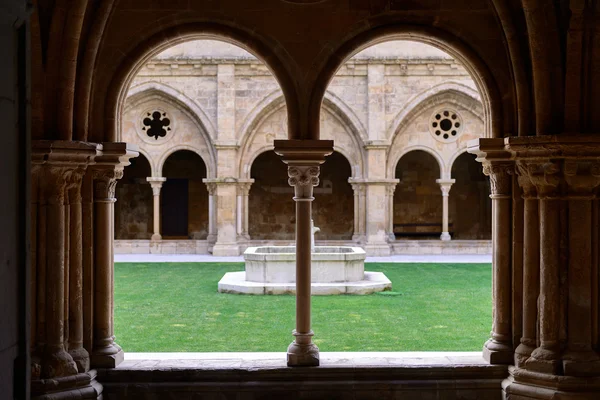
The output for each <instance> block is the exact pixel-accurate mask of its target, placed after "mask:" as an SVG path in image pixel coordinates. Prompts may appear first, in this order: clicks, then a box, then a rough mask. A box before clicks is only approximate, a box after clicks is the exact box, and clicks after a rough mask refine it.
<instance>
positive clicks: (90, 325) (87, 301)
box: [81, 168, 94, 354]
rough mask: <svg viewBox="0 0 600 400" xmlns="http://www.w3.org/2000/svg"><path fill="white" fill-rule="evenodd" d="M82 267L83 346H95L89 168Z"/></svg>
mask: <svg viewBox="0 0 600 400" xmlns="http://www.w3.org/2000/svg"><path fill="white" fill-rule="evenodd" d="M81 211H82V221H81V228H82V247H83V251H82V258H83V260H82V269H83V347H84V348H85V349H86V350H87V352H88V354H89V353H91V352H92V350H93V347H94V342H93V336H94V177H93V172H92V170H91V169H90V168H88V169H87V171H86V174H85V176H84V177H83V182H82V184H81Z"/></svg>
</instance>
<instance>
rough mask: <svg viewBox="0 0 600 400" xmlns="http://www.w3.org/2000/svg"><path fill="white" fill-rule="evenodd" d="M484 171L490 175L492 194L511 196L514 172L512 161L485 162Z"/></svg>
mask: <svg viewBox="0 0 600 400" xmlns="http://www.w3.org/2000/svg"><path fill="white" fill-rule="evenodd" d="M483 173H484V175H487V176H489V177H490V186H491V191H492V196H510V193H511V187H512V179H511V175H512V174H513V173H514V165H513V163H512V162H489V161H488V162H484V163H483Z"/></svg>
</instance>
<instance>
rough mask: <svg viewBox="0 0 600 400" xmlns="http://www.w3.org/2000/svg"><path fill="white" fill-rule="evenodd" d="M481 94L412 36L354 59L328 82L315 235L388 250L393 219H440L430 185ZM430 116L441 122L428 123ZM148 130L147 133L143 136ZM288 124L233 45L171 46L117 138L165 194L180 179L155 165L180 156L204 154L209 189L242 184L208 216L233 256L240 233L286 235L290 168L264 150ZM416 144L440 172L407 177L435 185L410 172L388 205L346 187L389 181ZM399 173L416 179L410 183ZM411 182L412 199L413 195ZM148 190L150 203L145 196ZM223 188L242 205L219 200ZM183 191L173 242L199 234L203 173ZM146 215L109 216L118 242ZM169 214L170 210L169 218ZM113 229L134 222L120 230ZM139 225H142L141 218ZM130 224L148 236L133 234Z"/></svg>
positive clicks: (269, 78) (276, 91)
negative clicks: (135, 148) (327, 147)
mask: <svg viewBox="0 0 600 400" xmlns="http://www.w3.org/2000/svg"><path fill="white" fill-rule="evenodd" d="M480 99H481V96H480V95H479V93H478V92H477V90H476V85H475V83H474V82H473V80H472V79H471V78H470V76H469V74H468V73H467V71H466V70H465V68H464V67H463V66H462V65H461V64H460V63H458V62H457V61H456V60H455V59H453V58H452V57H451V56H449V55H447V54H445V53H444V52H442V51H440V50H438V49H435V48H433V47H430V46H427V45H423V44H419V43H416V42H407V41H395V42H389V43H381V44H378V45H375V46H372V47H370V48H367V49H366V50H363V51H361V52H359V53H358V54H356V55H355V56H354V57H352V58H350V59H349V60H348V61H347V62H346V63H345V64H344V65H342V66H341V68H340V69H339V70H338V72H337V74H336V75H335V77H334V78H333V79H332V81H331V83H330V85H329V87H328V89H327V92H326V94H325V98H324V100H323V104H322V110H321V115H320V122H321V129H320V130H321V133H320V137H321V139H331V140H334V148H335V150H336V152H338V153H339V154H338V155H339V157H342V158H336V156H331V157H329V158H328V159H327V161H326V163H325V164H324V165H323V167H322V171H321V185H320V186H319V187H318V188H316V191H315V197H316V200H315V203H314V211H313V217H314V220H315V224H316V225H317V226H319V227H320V228H321V231H320V232H319V233H318V234H317V239H321V240H350V239H352V240H354V241H358V242H359V243H366V242H368V241H370V240H377V241H379V242H381V243H378V246H379V247H381V246H384V247H385V246H388V245H387V243H386V242H387V241H388V240H389V238H391V237H393V234H392V232H391V230H392V227H391V226H392V224H390V223H386V222H385V221H386V220H387V221H388V222H389V221H390V219H392V218H393V220H394V221H393V223H396V224H397V223H428V224H432V223H433V224H441V223H442V216H441V207H442V196H441V191H440V189H439V186H438V185H437V184H436V183H435V180H436V179H450V175H451V169H452V164H453V161H454V159H455V158H456V157H457V156H458V155H459V154H461V153H462V152H464V151H465V148H466V143H467V141H468V140H470V139H474V138H477V137H481V136H483V135H484V129H485V128H484V124H483V107H482V105H481V102H480ZM156 112H158V113H159V114H156V116H157V117H156V116H155V113H156ZM444 112H446V113H449V117H448V118H451V126H450V128H448V127H447V128H448V130H441V125H440V126H437V127H436V124H440V123H442V120H443V119H445V118H446V117H445V116H444V115H443V113H444ZM440 113H441V114H440ZM438 114H439V115H441V117H440V119H439V120H438V119H436V118H435V116H436V115H438ZM452 118H453V119H452ZM156 127H158V131H160V129H163V130H164V132H163V134H161V135H156V134H154V135H152V133H156V132H157V129H156ZM151 128H154V129H152V131H151V132H150V129H151ZM287 128H288V121H287V109H286V104H285V99H284V98H283V96H282V93H281V90H280V88H279V85H278V82H277V80H276V79H275V78H274V77H273V75H272V74H271V72H270V71H269V70H268V68H266V66H265V65H264V64H263V63H262V62H261V61H260V60H258V59H257V58H256V57H254V56H253V55H251V54H250V53H248V52H246V51H245V50H242V49H240V48H237V47H235V46H233V45H231V44H228V43H223V42H218V41H212V40H203V41H202V40H201V41H191V42H186V43H182V44H179V45H177V46H174V47H173V48H170V49H167V50H165V51H163V52H162V53H160V54H159V55H157V56H156V57H154V58H153V59H151V60H150V61H149V62H147V63H146V64H145V65H144V66H143V67H142V68H141V70H140V71H139V72H138V74H137V75H136V77H135V78H134V80H133V82H132V84H131V87H130V89H129V94H128V99H127V102H126V105H125V111H124V114H123V118H122V127H121V132H122V140H125V141H127V142H133V143H137V144H139V146H140V151H141V153H142V154H145V155H147V157H148V159H149V161H150V165H151V176H154V177H167V183H165V185H164V188H165V189H163V190H167V192H166V196H167V197H168V196H169V193H170V192H169V191H170V190H175V189H173V188H174V187H175V185H176V183H175V182H174V181H171V182H170V183H169V181H168V178H169V177H168V176H167V175H166V173H165V170H164V167H163V164H164V163H165V160H167V158H169V157H170V155H171V154H172V153H173V152H174V151H178V150H189V151H190V152H193V153H195V154H197V155H199V156H200V157H201V158H202V160H203V161H204V163H205V169H206V172H205V177H206V178H208V179H209V181H210V180H211V179H216V181H215V182H229V183H230V184H234V185H237V184H238V183H236V182H239V185H241V186H239V187H238V189H237V190H233V189H227V190H226V189H225V188H224V187H223V188H222V190H220V192H219V194H218V195H215V202H214V206H215V213H216V215H215V216H213V217H212V218H213V219H212V221H213V222H211V223H212V224H213V225H214V227H213V229H214V235H215V236H218V237H221V238H222V239H219V240H225V237H227V239H226V241H227V246H229V247H230V248H231V249H229V250H227V251H234V250H232V249H233V248H235V246H236V245H235V244H232V243H231V242H232V241H237V240H238V239H239V238H241V237H246V236H248V235H249V237H250V238H251V239H260V240H292V239H293V238H294V221H293V219H294V216H293V214H294V213H293V201H292V200H291V196H292V189H291V187H289V186H287V183H286V179H287V178H286V176H287V174H286V172H285V166H284V165H283V164H282V163H281V161H280V160H279V159H278V158H276V157H271V158H268V159H267V158H264V157H262V156H260V155H261V154H264V153H265V152H269V151H271V150H272V149H273V141H274V140H275V139H286V138H287V134H288V133H287ZM149 133H150V134H149ZM444 135H446V137H444ZM412 150H425V151H427V152H428V153H430V154H431V155H433V157H434V158H435V163H437V164H438V165H439V167H438V169H437V172H435V174H434V173H433V171H429V170H427V172H424V171H421V172H416V171H413V172H407V174H409V175H410V174H411V173H413V174H421V175H422V174H426V178H427V179H428V180H429V181H428V182H427V183H425V182H424V181H421V180H420V178H415V179H416V181H418V182H416V181H415V182H412V183H409V185H413V186H410V188H412V189H409V186H406V187H398V189H397V190H396V192H395V193H396V195H395V196H396V198H397V199H399V198H400V197H402V196H404V197H405V198H406V199H407V200H406V201H404V202H398V201H396V206H395V209H394V210H393V211H391V210H390V207H391V203H393V202H392V201H391V200H389V199H390V197H389V196H390V193H392V192H391V191H389V192H385V190H384V189H383V186H381V188H380V189H373V188H371V189H369V188H368V187H364V188H363V189H360V190H364V191H365V192H364V193H366V195H365V196H366V198H361V197H360V195H358V197H355V196H354V195H355V193H354V192H353V189H352V186H350V184H348V179H350V180H351V181H352V182H359V185H358V186H355V188H359V187H362V186H360V185H363V184H366V185H369V184H371V183H372V184H374V185H392V187H393V185H394V184H395V182H394V181H393V179H394V178H395V170H396V166H397V165H398V160H400V158H401V157H402V156H403V155H405V154H406V153H407V152H410V151H412ZM343 158H345V160H344V161H343V163H342V162H341V161H340V160H342V159H343ZM338 161H339V162H338ZM257 162H258V163H259V165H258V166H257V165H256V163H257ZM263 164H264V165H263ZM330 164H331V165H330ZM342 164H344V165H343V166H342ZM263 166H264V167H265V168H266V169H265V171H269V172H270V171H275V170H280V174H277V176H276V177H273V175H271V174H269V175H268V176H267V174H262V175H261V173H259V172H251V171H259V170H261V168H262V167H263ZM414 166H415V167H419V166H416V165H414ZM460 171H462V170H459V172H457V173H458V174H460V173H462V172H460ZM254 175H256V176H254ZM279 175H281V182H279ZM250 178H252V179H255V180H256V182H255V183H254V184H252V185H251V189H250V197H249V200H248V208H247V209H246V203H245V202H244V201H243V200H242V199H243V197H240V196H242V193H243V192H244V190H246V189H242V188H243V187H244V185H247V184H248V183H243V182H245V180H247V179H250ZM413 178H414V176H413ZM452 178H457V177H456V176H452ZM171 179H174V177H171ZM185 179H191V178H185ZM406 179H409V180H410V179H412V178H411V177H410V176H408V175H407V176H406ZM360 182H363V183H360ZM369 182H371V183H369ZM219 184H220V183H219ZM122 186H123V187H124V185H122ZM392 187H390V189H392ZM417 188H418V193H419V194H418V195H416V193H413V192H410V190H417ZM122 190H123V189H122ZM129 190H130V191H131V193H126V192H123V193H121V194H122V195H125V196H129V197H132V198H138V197H141V196H142V192H141V191H140V190H141V189H140V190H138V191H137V192H136V191H135V189H133V188H131V189H129ZM179 190H183V189H179ZM357 190H358V189H357ZM465 190H468V189H465ZM144 193H146V194H145V195H146V196H148V192H147V191H145V192H144ZM225 193H228V194H227V196H237V197H236V198H235V199H234V198H224V197H223V196H224V195H225ZM452 193H453V192H452V191H451V194H450V199H451V202H452ZM161 196H165V193H164V192H163V193H162V194H161ZM182 196H186V197H187V198H188V201H189V202H188V209H187V217H186V218H188V220H189V229H188V233H187V234H185V235H175V236H174V237H172V238H173V239H174V238H177V239H183V238H185V237H187V236H189V237H190V238H196V239H202V238H207V237H208V231H209V230H210V227H209V225H210V223H209V219H210V218H209V216H208V202H209V200H208V193H207V189H206V187H205V186H204V185H203V184H202V183H201V182H200V180H199V179H196V180H193V179H191V180H190V181H189V184H188V186H187V192H186V194H183V192H182ZM180 197H181V196H180ZM217 198H218V199H219V200H218V201H217V200H216V199H217ZM163 200H164V199H163ZM168 200H169V201H172V199H171V198H168ZM139 201H141V199H140V200H139ZM388 202H389V203H390V204H389V205H388ZM174 204H175V203H174ZM182 204H183V203H182ZM367 204H368V208H369V209H370V210H371V212H370V213H369V211H368V210H367ZM452 204H454V203H452ZM477 204H479V203H477ZM482 204H483V203H482ZM180 207H181V206H180ZM175 208H177V207H175ZM163 209H164V207H163ZM141 212H142V210H137V211H136V214H135V215H134V214H132V215H131V216H130V217H131V218H130V219H131V221H129V222H125V221H126V219H124V218H120V220H118V221H117V231H118V232H119V234H118V237H119V238H120V237H125V235H124V233H125V232H129V233H128V235H129V236H128V237H129V238H142V237H143V238H147V236H148V235H149V231H148V230H147V229H149V227H147V229H146V230H144V229H142V227H140V226H136V223H135V221H136V220H139V219H140V218H142V215H141V214H140V213H141ZM145 212H146V211H143V213H145ZM167 212H169V213H171V214H172V213H173V210H167ZM489 212H490V211H489V209H488V208H485V209H483V211H482V213H483V214H484V215H483V217H482V218H484V217H485V218H487V216H488V215H487V214H486V213H488V214H489ZM143 213H142V214H143ZM219 213H220V214H221V218H220V219H219V217H218V215H219ZM239 213H241V215H238V214H239ZM374 213H376V214H380V215H375V214H374ZM384 214H385V215H384ZM392 214H393V215H394V216H393V217H392ZM144 215H145V214H144ZM172 217H175V215H174V214H172V215H171V217H169V216H166V217H165V216H164V215H163V217H162V218H168V221H169V222H173V221H172ZM180 217H182V218H183V217H184V216H183V215H181V216H180ZM373 218H376V219H377V222H375V221H374V220H373ZM450 218H451V219H452V218H454V219H456V218H459V212H458V211H454V212H453V214H452V215H451V217H450ZM246 219H247V220H248V224H247V225H248V226H246V225H245V224H246V223H245V222H244V221H245V220H246ZM379 220H381V221H379ZM121 221H123V223H127V224H129V225H130V227H128V228H120V227H119V224H120V223H122V222H121ZM217 221H219V222H217ZM401 221H402V222H401ZM411 221H412V222H411ZM452 222H453V223H454V222H455V221H452ZM465 224H466V225H464V226H463V228H461V229H463V230H464V231H465V232H463V233H462V234H461V235H462V237H473V238H482V237H488V236H489V235H488V234H489V231H486V232H484V231H485V230H486V229H489V225H488V224H486V223H481V224H479V225H477V226H480V228H481V232H475V230H477V229H475V228H474V226H475V225H474V224H475V222H472V221H471V222H468V223H465ZM138 225H143V223H140V222H139V221H138ZM457 226H458V225H457ZM224 229H225V230H226V231H227V232H229V233H228V234H227V235H221V236H219V235H218V231H219V230H222V232H225V230H224ZM246 229H247V232H246V231H245V230H246ZM136 230H140V231H142V232H143V234H137V233H135V234H133V231H136ZM233 232H235V234H233ZM369 232H371V233H369ZM468 232H470V233H468ZM486 235H487V236H486ZM166 236H167V237H166V238H168V236H169V235H168V232H167V235H166ZM459 236H460V235H459ZM376 237H377V238H378V239H375V238H376ZM386 238H388V239H386ZM210 240H211V239H209V241H210Z"/></svg>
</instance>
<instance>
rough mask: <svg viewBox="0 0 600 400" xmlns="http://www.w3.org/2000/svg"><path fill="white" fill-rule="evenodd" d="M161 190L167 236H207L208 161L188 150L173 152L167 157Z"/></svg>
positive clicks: (165, 233)
mask: <svg viewBox="0 0 600 400" xmlns="http://www.w3.org/2000/svg"><path fill="white" fill-rule="evenodd" d="M162 176H163V177H164V178H166V181H165V182H164V184H163V187H162V190H161V205H160V210H161V225H162V235H163V238H165V239H169V238H171V239H206V237H207V236H208V225H209V224H208V218H209V216H208V191H207V189H206V185H205V184H204V183H203V182H202V179H204V178H206V164H205V163H204V160H203V159H202V157H200V156H199V155H198V154H196V153H194V152H192V151H189V150H179V151H176V152H174V153H172V154H171V155H170V156H169V157H168V158H167V159H166V161H165V163H164V165H163V169H162Z"/></svg>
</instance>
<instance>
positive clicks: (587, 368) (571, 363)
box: [562, 349, 600, 377]
mask: <svg viewBox="0 0 600 400" xmlns="http://www.w3.org/2000/svg"><path fill="white" fill-rule="evenodd" d="M562 359H563V373H564V374H565V375H568V376H581V377H583V376H600V357H598V355H597V354H596V353H595V352H594V351H592V350H591V349H590V350H587V351H567V352H566V353H565V354H564V355H563V357H562Z"/></svg>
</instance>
